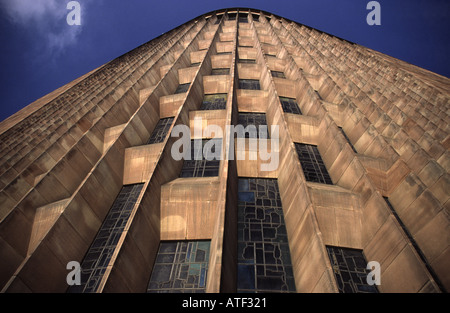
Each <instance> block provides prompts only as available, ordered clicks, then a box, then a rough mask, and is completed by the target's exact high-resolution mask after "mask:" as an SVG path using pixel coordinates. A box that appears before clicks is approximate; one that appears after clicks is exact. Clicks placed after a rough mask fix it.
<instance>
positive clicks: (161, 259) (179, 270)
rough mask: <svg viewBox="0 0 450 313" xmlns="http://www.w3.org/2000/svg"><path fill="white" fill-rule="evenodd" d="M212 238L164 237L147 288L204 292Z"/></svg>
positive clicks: (157, 290) (148, 289)
mask: <svg viewBox="0 0 450 313" xmlns="http://www.w3.org/2000/svg"><path fill="white" fill-rule="evenodd" d="M209 250H210V241H206V240H205V241H163V242H161V243H160V245H159V250H158V254H157V256H156V261H155V264H154V265H153V270H152V275H151V278H150V282H149V284H148V288H147V292H149V293H157V292H171V293H175V292H190V293H194V292H195V293H197V292H205V289H206V278H207V272H208V262H209Z"/></svg>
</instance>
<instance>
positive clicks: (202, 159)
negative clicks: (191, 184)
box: [180, 139, 222, 177]
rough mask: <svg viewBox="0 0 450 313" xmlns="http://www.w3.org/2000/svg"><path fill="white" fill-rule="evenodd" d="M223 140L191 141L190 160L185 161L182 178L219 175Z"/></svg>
mask: <svg viewBox="0 0 450 313" xmlns="http://www.w3.org/2000/svg"><path fill="white" fill-rule="evenodd" d="M221 150H222V139H203V140H191V154H190V160H184V162H183V168H182V169H181V173H180V177H211V176H218V175H219V166H220V152H221Z"/></svg>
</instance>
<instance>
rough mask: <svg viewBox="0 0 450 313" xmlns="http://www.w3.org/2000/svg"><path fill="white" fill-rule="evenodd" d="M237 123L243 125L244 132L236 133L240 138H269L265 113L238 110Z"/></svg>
mask: <svg viewBox="0 0 450 313" xmlns="http://www.w3.org/2000/svg"><path fill="white" fill-rule="evenodd" d="M238 125H242V126H244V133H243V134H239V133H238V134H237V136H238V137H240V138H244V137H245V138H269V128H268V126H267V121H266V114H265V113H243V112H239V116H238ZM253 126H254V127H253Z"/></svg>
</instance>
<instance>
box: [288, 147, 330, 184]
mask: <svg viewBox="0 0 450 313" xmlns="http://www.w3.org/2000/svg"><path fill="white" fill-rule="evenodd" d="M295 148H296V150H297V154H298V158H299V160H300V164H301V165H302V169H303V173H304V174H305V178H306V180H307V181H310V182H316V183H322V184H329V185H332V184H333V181H332V180H331V177H330V175H329V174H328V171H327V168H326V167H325V164H324V163H323V160H322V157H321V156H320V153H319V149H317V146H314V145H307V144H303V143H295Z"/></svg>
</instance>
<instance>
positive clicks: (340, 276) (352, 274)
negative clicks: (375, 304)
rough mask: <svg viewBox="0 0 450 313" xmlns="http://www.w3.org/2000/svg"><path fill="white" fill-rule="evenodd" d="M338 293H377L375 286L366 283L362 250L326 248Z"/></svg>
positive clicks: (364, 260) (365, 265) (367, 271)
mask: <svg viewBox="0 0 450 313" xmlns="http://www.w3.org/2000/svg"><path fill="white" fill-rule="evenodd" d="M327 252H328V257H329V258H330V261H331V266H332V267H333V272H334V276H335V278H336V281H337V284H338V288H339V292H341V293H377V292H378V290H377V288H376V287H375V285H372V286H370V285H369V284H368V283H367V274H368V273H369V270H367V269H366V267H367V261H366V259H365V257H364V254H363V252H362V250H356V249H349V248H341V247H332V246H327Z"/></svg>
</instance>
